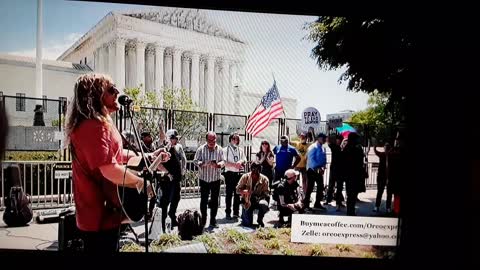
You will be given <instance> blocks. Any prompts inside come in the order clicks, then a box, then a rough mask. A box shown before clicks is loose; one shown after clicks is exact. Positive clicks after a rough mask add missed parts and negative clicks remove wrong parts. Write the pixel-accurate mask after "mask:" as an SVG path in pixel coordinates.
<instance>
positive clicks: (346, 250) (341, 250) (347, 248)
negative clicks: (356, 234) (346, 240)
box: [335, 244, 352, 252]
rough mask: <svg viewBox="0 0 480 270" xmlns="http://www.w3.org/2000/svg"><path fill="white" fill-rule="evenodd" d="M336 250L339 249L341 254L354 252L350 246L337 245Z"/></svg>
mask: <svg viewBox="0 0 480 270" xmlns="http://www.w3.org/2000/svg"><path fill="white" fill-rule="evenodd" d="M335 248H336V249H338V251H340V252H351V251H352V248H351V247H350V246H349V245H341V244H337V245H336V246H335Z"/></svg>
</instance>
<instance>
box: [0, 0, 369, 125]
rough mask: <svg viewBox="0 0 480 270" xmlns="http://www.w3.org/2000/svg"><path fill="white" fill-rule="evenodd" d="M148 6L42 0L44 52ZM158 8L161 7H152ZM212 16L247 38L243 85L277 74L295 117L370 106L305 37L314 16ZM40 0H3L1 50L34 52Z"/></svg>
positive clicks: (259, 88)
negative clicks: (116, 14)
mask: <svg viewBox="0 0 480 270" xmlns="http://www.w3.org/2000/svg"><path fill="white" fill-rule="evenodd" d="M144 8H146V9H148V8H150V7H148V6H140V5H125V4H111V3H94V2H78V1H63V0H43V57H44V59H52V60H54V59H56V58H57V57H58V56H60V54H62V53H63V52H64V51H66V50H67V49H68V48H69V47H70V46H71V45H72V44H73V43H74V42H75V41H76V40H77V39H78V38H80V37H81V36H82V35H83V34H85V33H86V32H87V31H88V30H90V29H91V28H92V27H93V26H94V25H95V24H97V23H98V22H99V21H100V20H101V19H102V18H103V17H104V16H105V15H107V14H108V13H109V12H110V11H122V10H132V9H134V10H139V9H144ZM153 8H155V9H157V8H158V7H153ZM203 12H204V13H205V15H206V17H207V18H208V20H210V21H212V22H213V23H215V24H216V25H217V26H219V27H221V28H223V29H224V30H225V31H227V32H229V33H231V34H233V35H234V36H236V37H237V38H239V39H241V40H242V41H245V42H246V43H247V49H246V52H245V66H244V70H243V76H244V80H243V90H245V91H249V92H256V93H261V94H264V93H266V92H267V90H268V89H269V88H270V87H271V86H272V84H273V76H274V77H275V80H276V83H277V88H278V90H279V92H280V96H281V97H290V98H296V99H297V102H298V103H297V112H296V114H295V115H296V116H297V117H298V118H300V115H301V112H302V111H303V110H304V109H305V108H307V107H315V108H316V109H317V110H319V112H320V115H321V119H322V120H325V118H326V114H330V113H337V112H340V111H343V110H354V111H358V110H362V109H365V108H366V107H367V100H368V95H367V94H364V93H353V92H350V91H347V90H346V85H347V83H346V82H342V83H339V78H340V75H341V74H342V73H343V71H344V70H336V71H323V70H320V69H319V68H318V66H317V65H316V63H315V60H314V59H313V58H312V57H311V56H310V55H311V50H312V48H313V47H314V45H315V44H313V43H311V42H309V41H307V40H304V39H303V37H304V36H305V35H306V34H307V32H306V30H304V29H303V26H304V25H305V23H308V22H313V21H315V19H316V17H314V16H298V15H279V14H265V13H246V12H231V11H214V10H203ZM36 18H37V0H17V1H0V35H1V36H2V42H1V43H0V53H9V54H17V55H25V56H32V57H35V53H36V52H35V47H36Z"/></svg>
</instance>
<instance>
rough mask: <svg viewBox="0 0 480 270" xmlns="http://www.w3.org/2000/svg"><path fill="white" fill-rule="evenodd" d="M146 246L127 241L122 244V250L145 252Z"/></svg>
mask: <svg viewBox="0 0 480 270" xmlns="http://www.w3.org/2000/svg"><path fill="white" fill-rule="evenodd" d="M143 251H144V248H143V247H141V246H139V245H137V244H135V243H127V244H125V245H123V246H122V248H121V249H120V252H143Z"/></svg>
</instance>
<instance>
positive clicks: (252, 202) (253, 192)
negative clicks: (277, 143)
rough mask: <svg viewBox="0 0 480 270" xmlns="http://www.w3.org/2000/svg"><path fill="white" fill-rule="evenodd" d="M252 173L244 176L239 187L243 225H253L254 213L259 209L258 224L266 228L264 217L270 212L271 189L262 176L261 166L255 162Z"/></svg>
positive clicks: (252, 165) (251, 167)
mask: <svg viewBox="0 0 480 270" xmlns="http://www.w3.org/2000/svg"><path fill="white" fill-rule="evenodd" d="M250 170H251V171H250V172H249V173H246V174H244V175H243V176H242V177H241V178H240V181H239V182H238V185H237V193H238V194H240V196H241V197H242V204H243V213H242V225H243V226H246V227H251V226H252V225H253V211H255V209H258V218H257V222H258V225H259V226H260V227H265V224H264V223H263V217H264V216H265V213H267V212H268V210H269V208H268V204H269V201H270V189H269V187H268V185H269V180H268V178H267V177H266V176H265V175H263V174H260V170H261V165H260V164H258V163H256V162H254V163H252V164H251V165H250Z"/></svg>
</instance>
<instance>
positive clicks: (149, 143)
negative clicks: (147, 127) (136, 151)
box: [140, 131, 155, 153]
mask: <svg viewBox="0 0 480 270" xmlns="http://www.w3.org/2000/svg"><path fill="white" fill-rule="evenodd" d="M140 138H141V140H142V141H141V143H142V148H143V152H145V153H153V152H154V151H155V146H154V145H153V138H152V134H151V133H150V131H143V132H142V133H141V134H140Z"/></svg>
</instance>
